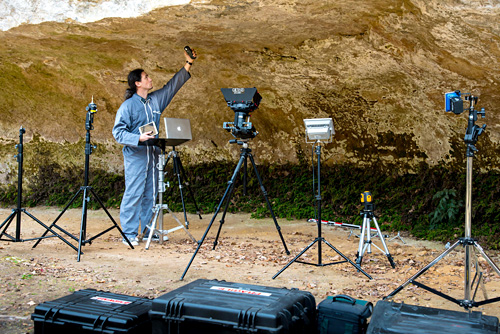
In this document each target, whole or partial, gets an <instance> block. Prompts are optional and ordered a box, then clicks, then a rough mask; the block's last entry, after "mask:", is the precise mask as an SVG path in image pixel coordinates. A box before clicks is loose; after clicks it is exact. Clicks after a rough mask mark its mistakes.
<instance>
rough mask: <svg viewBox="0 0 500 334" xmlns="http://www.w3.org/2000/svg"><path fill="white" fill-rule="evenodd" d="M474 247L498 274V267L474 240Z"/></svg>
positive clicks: (499, 273) (499, 270)
mask: <svg viewBox="0 0 500 334" xmlns="http://www.w3.org/2000/svg"><path fill="white" fill-rule="evenodd" d="M474 247H475V248H476V249H477V250H478V252H479V253H481V255H482V256H483V257H484V258H485V260H486V262H488V264H489V265H490V266H491V267H492V268H493V270H495V271H496V273H497V275H499V276H500V269H498V267H497V265H496V264H495V263H494V262H493V261H492V260H491V259H490V257H489V256H488V255H486V253H485V252H484V250H483V248H482V247H481V246H480V245H479V244H478V243H477V241H474Z"/></svg>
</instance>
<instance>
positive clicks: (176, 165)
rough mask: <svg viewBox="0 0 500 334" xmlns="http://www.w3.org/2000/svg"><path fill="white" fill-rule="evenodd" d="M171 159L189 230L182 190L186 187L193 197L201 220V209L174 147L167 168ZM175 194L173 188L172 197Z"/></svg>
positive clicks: (166, 162)
mask: <svg viewBox="0 0 500 334" xmlns="http://www.w3.org/2000/svg"><path fill="white" fill-rule="evenodd" d="M170 158H172V164H173V167H172V168H173V174H174V175H175V176H176V177H177V182H178V183H179V192H180V196H181V202H182V211H184V224H185V226H186V228H189V222H188V219H187V213H186V203H185V201H184V194H183V192H182V189H183V188H184V187H186V188H187V190H188V192H189V196H191V199H192V200H193V203H194V207H195V208H196V214H197V215H198V217H200V219H202V218H201V214H200V209H199V208H198V204H196V199H195V198H194V195H193V191H192V190H191V186H190V184H189V180H188V179H187V178H186V172H185V171H184V167H183V166H182V162H181V158H180V156H179V152H177V151H176V150H175V146H173V147H172V151H170V152H169V153H168V156H167V160H166V161H165V166H166V165H167V164H168V162H169V161H170ZM183 180H184V183H183ZM172 192H173V188H172V190H171V191H170V195H171V194H172Z"/></svg>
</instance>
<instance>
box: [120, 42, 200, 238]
mask: <svg viewBox="0 0 500 334" xmlns="http://www.w3.org/2000/svg"><path fill="white" fill-rule="evenodd" d="M184 56H185V57H186V64H185V65H184V67H183V68H181V69H180V71H179V72H177V73H176V74H175V75H174V76H173V77H172V79H170V81H168V82H167V83H166V84H165V86H163V87H162V88H161V89H158V90H156V91H154V92H152V93H149V91H150V90H151V89H153V80H152V79H151V78H150V77H149V75H148V74H147V73H146V72H145V71H143V70H142V69H136V70H133V71H131V72H130V73H129V75H128V85H129V87H128V88H127V90H126V92H125V101H124V102H123V103H122V105H121V106H120V108H119V109H118V112H117V113H116V118H115V125H114V127H113V136H114V137H115V139H116V141H117V142H118V143H120V144H122V145H123V160H124V166H125V192H124V194H123V199H122V202H121V206H120V223H121V226H122V230H123V233H124V234H125V236H126V237H127V238H128V239H129V241H130V243H131V244H132V245H133V246H137V245H138V244H139V240H138V238H137V235H138V233H139V225H140V228H141V232H142V231H144V229H145V228H146V225H147V224H148V223H149V221H150V220H151V218H152V215H153V206H154V204H155V203H154V201H155V198H156V193H157V190H158V189H157V180H158V179H157V178H158V168H157V163H158V154H159V153H160V149H159V148H158V147H156V146H146V145H139V143H140V142H144V141H146V140H148V139H153V138H155V136H153V135H152V132H147V133H143V134H140V132H139V127H140V126H143V125H145V124H147V123H150V122H154V123H155V124H156V128H157V129H159V128H160V127H159V125H160V116H161V114H162V112H163V111H164V110H165V108H166V107H167V106H168V105H169V103H170V101H172V98H173V97H174V95H175V94H176V93H177V92H178V91H179V89H180V88H181V87H182V86H183V85H184V83H185V82H186V81H187V80H188V79H189V78H190V77H191V75H190V74H189V70H190V69H191V65H193V59H192V58H191V57H189V55H188V54H187V53H186V52H185V51H184ZM193 57H194V58H196V52H195V51H194V50H193ZM123 243H124V244H126V245H128V243H127V241H126V240H123Z"/></svg>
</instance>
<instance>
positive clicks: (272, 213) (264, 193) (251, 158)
mask: <svg viewBox="0 0 500 334" xmlns="http://www.w3.org/2000/svg"><path fill="white" fill-rule="evenodd" d="M248 156H249V157H250V161H251V162H252V166H253V170H254V171H255V176H257V180H258V181H259V185H260V190H261V191H262V195H263V196H264V198H265V199H266V203H267V208H268V209H269V212H270V213H271V216H272V217H273V221H274V225H275V226H276V230H277V231H278V234H279V236H280V238H281V242H282V243H283V247H285V252H286V254H287V255H290V251H289V250H288V248H287V247H286V243H285V239H284V238H283V234H282V233H281V227H280V226H279V224H278V221H277V220H276V216H275V215H274V212H273V208H272V207H271V202H269V198H268V197H267V191H266V189H265V188H264V185H263V184H262V179H261V178H260V175H259V171H258V170H257V166H256V165H255V161H254V159H253V156H252V154H251V153H248ZM318 224H321V222H318Z"/></svg>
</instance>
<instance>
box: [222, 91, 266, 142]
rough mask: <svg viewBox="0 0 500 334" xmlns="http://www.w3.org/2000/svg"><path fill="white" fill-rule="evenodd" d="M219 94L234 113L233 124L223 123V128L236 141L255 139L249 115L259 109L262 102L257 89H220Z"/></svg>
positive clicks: (255, 133)
mask: <svg viewBox="0 0 500 334" xmlns="http://www.w3.org/2000/svg"><path fill="white" fill-rule="evenodd" d="M221 92H222V94H223V95H224V99H225V100H226V103H227V106H228V107H229V108H231V109H232V110H233V111H234V122H224V125H223V128H224V129H225V130H227V131H228V132H231V134H232V135H233V136H234V137H235V138H236V139H252V138H255V136H257V134H258V132H257V131H256V129H255V127H254V126H253V125H252V122H250V113H251V112H252V111H254V110H255V109H257V108H258V107H259V104H260V101H261V100H262V96H260V94H259V93H258V92H257V88H255V87H253V88H221ZM231 142H237V141H231Z"/></svg>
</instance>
